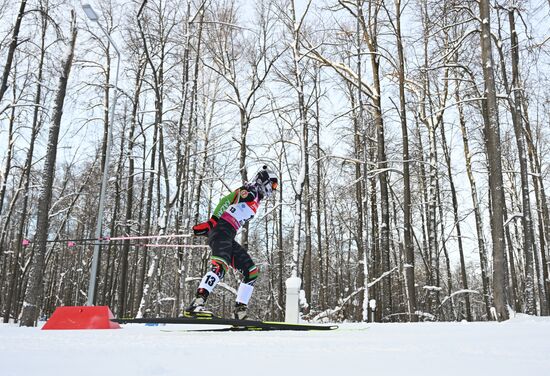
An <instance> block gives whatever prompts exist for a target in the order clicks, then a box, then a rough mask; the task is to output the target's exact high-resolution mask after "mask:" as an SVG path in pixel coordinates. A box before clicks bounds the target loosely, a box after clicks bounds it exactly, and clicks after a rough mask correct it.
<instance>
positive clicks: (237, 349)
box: [0, 315, 550, 376]
mask: <svg viewBox="0 0 550 376" xmlns="http://www.w3.org/2000/svg"><path fill="white" fill-rule="evenodd" d="M184 328H197V326H196V325H195V326H183V325H166V326H144V325H138V324H133V325H124V326H123V329H122V330H86V331H84V330H74V331H56V330H49V331H41V330H39V328H19V327H18V326H16V325H9V324H1V325H0V375H2V376H20V375H25V376H27V375H41V376H50V375H51V376H54V375H55V376H64V375H67V376H68V375H78V376H88V375H90V376H91V375H94V376H98V375H117V376H124V375H131V376H137V375H148V376H151V375H159V376H160V375H162V376H164V375H170V376H171V375H178V376H180V375H196V374H201V375H208V374H216V375H217V374H223V375H239V376H242V375H244V374H251V373H252V374H260V375H262V376H264V375H277V376H282V375H289V376H293V375H312V374H313V375H331V376H332V375H335V374H336V375H341V374H344V373H348V372H349V373H351V374H354V375H355V374H365V375H390V376H392V375H407V376H415V375H419V376H420V375H422V376H430V375H434V376H436V375H437V376H439V375H445V376H451V375H461V376H475V375H487V374H498V375H499V376H505V375H510V376H511V375H514V376H516V375H545V374H548V372H549V370H550V318H535V317H527V316H523V315H520V316H518V317H516V318H514V319H512V320H510V321H508V322H505V323H494V322H491V323H417V324H367V323H362V324H340V329H338V330H336V331H327V332H221V333H220V332H217V333H216V332H183V331H181V329H184ZM167 331H169V332H167Z"/></svg>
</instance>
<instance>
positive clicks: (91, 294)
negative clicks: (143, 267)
mask: <svg viewBox="0 0 550 376" xmlns="http://www.w3.org/2000/svg"><path fill="white" fill-rule="evenodd" d="M82 9H83V10H84V13H86V16H88V18H89V19H90V21H93V22H95V23H97V25H98V26H99V28H100V29H101V31H102V32H103V34H105V36H106V37H107V39H108V40H109V43H111V46H113V48H114V49H115V51H116V54H117V63H116V75H115V85H114V87H113V98H112V100H111V105H110V107H111V108H110V109H109V112H110V114H109V119H110V120H109V121H110V124H109V130H108V132H107V145H106V146H107V147H106V151H105V164H104V165H103V177H102V179H101V191H100V194H99V209H98V212H97V223H96V230H95V243H94V254H93V257H92V269H91V271H90V283H89V285H88V301H87V302H86V305H89V306H91V305H94V303H95V302H94V301H95V287H96V279H97V268H98V264H99V250H100V247H101V239H100V238H101V235H102V234H101V233H102V231H101V230H102V228H103V214H104V209H105V192H106V190H107V184H108V183H109V160H110V158H111V143H112V139H113V121H114V119H115V107H116V101H117V97H118V72H119V68H120V52H119V50H118V48H117V47H116V45H115V43H114V42H113V40H112V39H111V36H110V35H109V33H107V31H106V30H105V29H104V28H103V26H101V24H100V23H99V17H98V15H97V13H96V12H95V11H94V10H93V8H92V6H91V5H90V4H82Z"/></svg>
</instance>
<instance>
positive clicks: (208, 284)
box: [199, 271, 220, 293]
mask: <svg viewBox="0 0 550 376" xmlns="http://www.w3.org/2000/svg"><path fill="white" fill-rule="evenodd" d="M219 282H220V277H218V275H217V274H216V273H214V272H213V271H209V272H208V273H206V274H205V275H204V277H202V280H201V283H200V285H199V289H205V290H206V291H208V293H211V292H212V290H214V287H216V285H217V284H218V283H219Z"/></svg>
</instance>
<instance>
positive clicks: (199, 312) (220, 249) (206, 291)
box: [184, 226, 233, 317]
mask: <svg viewBox="0 0 550 376" xmlns="http://www.w3.org/2000/svg"><path fill="white" fill-rule="evenodd" d="M232 240H233V239H232V238H231V234H227V233H226V232H225V231H223V226H220V228H218V227H216V228H214V229H213V230H211V232H210V234H209V237H208V243H209V245H210V248H211V249H212V258H211V267H210V270H209V271H208V272H207V273H206V274H205V275H204V276H203V277H202V279H201V282H200V284H199V287H198V288H197V292H196V294H195V299H193V301H192V302H191V305H190V306H189V307H188V308H187V309H186V310H185V311H184V316H200V317H209V316H213V314H212V312H211V311H208V310H207V309H206V308H205V304H206V300H207V299H208V295H210V293H211V292H212V290H214V288H215V287H216V285H217V284H218V283H219V282H220V280H222V279H223V277H224V275H225V272H226V271H227V268H228V264H229V263H228V261H227V260H229V259H230V257H231V252H232V246H233V244H232Z"/></svg>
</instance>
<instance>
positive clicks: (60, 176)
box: [0, 0, 550, 326]
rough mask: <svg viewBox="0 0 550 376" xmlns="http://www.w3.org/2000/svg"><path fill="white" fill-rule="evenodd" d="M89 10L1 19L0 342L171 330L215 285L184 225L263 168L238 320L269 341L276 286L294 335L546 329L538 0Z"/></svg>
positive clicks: (23, 6) (180, 0) (543, 21)
mask: <svg viewBox="0 0 550 376" xmlns="http://www.w3.org/2000/svg"><path fill="white" fill-rule="evenodd" d="M90 3H91V5H92V6H93V7H94V9H95V10H96V12H97V14H98V15H99V20H98V22H97V23H96V22H92V21H90V20H88V18H87V17H86V15H85V14H84V12H83V10H82V8H81V4H80V2H77V1H69V0H29V1H26V0H21V1H8V0H0V19H1V20H2V22H0V69H1V82H0V315H2V317H3V320H4V322H10V321H15V322H20V323H21V325H25V326H32V325H35V323H36V321H37V320H38V319H43V318H46V317H48V316H49V315H51V314H52V312H53V311H54V310H55V308H56V307H58V306H61V305H84V304H86V302H87V301H88V300H91V301H92V302H93V303H94V304H97V305H108V306H109V307H110V308H111V309H112V311H113V312H114V313H115V315H117V316H124V317H130V316H146V317H151V316H177V315H178V314H180V313H181V309H182V307H183V306H185V305H186V304H187V303H188V302H189V300H190V299H191V297H192V296H193V295H194V292H195V288H196V285H197V282H198V281H199V279H200V278H201V277H202V275H203V273H204V272H205V271H206V269H207V268H208V266H209V249H208V247H207V246H206V243H205V241H204V239H203V238H196V237H192V236H190V235H189V234H190V233H191V231H190V228H191V226H192V225H193V224H195V223H197V222H199V221H203V220H206V219H207V218H209V217H210V215H211V213H212V210H213V209H214V207H215V205H216V204H217V202H218V200H219V199H220V198H221V197H222V196H223V195H225V194H226V193H227V192H228V191H229V190H232V189H235V188H237V187H238V186H239V185H240V184H241V183H242V182H243V181H247V180H248V179H249V178H250V177H251V176H253V174H254V173H255V172H256V170H257V169H258V168H259V167H260V166H261V165H262V164H264V163H266V164H268V165H269V166H270V167H271V168H272V169H274V170H275V171H277V173H278V175H279V176H280V180H281V182H282V183H281V190H280V191H279V193H278V194H277V197H275V198H274V199H271V200H269V201H268V202H267V203H266V204H265V205H264V206H263V209H262V211H261V212H260V214H259V215H258V216H257V218H255V219H254V220H253V221H252V222H251V223H250V224H249V226H247V228H246V229H244V231H242V233H241V234H240V235H239V239H240V241H241V242H242V244H243V245H245V246H246V247H247V248H248V249H249V251H250V253H251V254H252V255H253V257H254V259H255V260H256V262H257V264H258V265H259V266H260V268H261V275H260V278H259V280H258V283H257V284H256V287H257V288H256V291H255V295H254V298H253V300H252V302H251V309H250V311H251V312H250V314H251V316H253V317H255V318H258V319H270V320H281V319H283V316H284V312H285V311H284V304H285V300H284V295H285V290H284V281H285V280H286V279H287V278H289V277H290V276H298V277H300V278H301V279H302V289H303V292H302V296H301V300H300V304H301V312H302V315H303V317H304V318H305V319H311V320H330V321H342V320H349V321H367V320H368V321H371V320H375V321H379V322H392V321H424V320H448V321H450V320H467V321H476V320H506V319H508V318H509V317H510V315H513V314H514V312H521V313H527V314H531V315H548V314H549V313H550V312H549V311H550V277H549V275H548V272H549V263H550V260H548V258H549V257H550V250H549V247H550V245H549V243H550V213H549V210H550V208H549V206H548V202H547V201H548V199H547V195H546V192H547V189H549V188H548V187H549V186H550V179H549V168H550V153H549V152H550V149H549V145H550V144H547V142H549V141H550V127H549V124H550V90H549V88H550V2H548V1H547V0H532V1H524V0H496V1H495V0H493V1H489V0H475V1H474V0H466V1H457V0H412V1H402V0H257V1H252V0H250V1H249V0H96V1H90ZM101 28H103V29H104V30H105V32H106V33H108V35H109V36H110V37H111V40H112V41H113V42H114V44H115V46H113V45H112V44H111V42H110V41H109V39H108V38H107V37H106V36H105V35H104V34H103V32H102V30H101ZM116 49H118V50H119V51H120V53H121V58H120V61H117V59H118V57H117V54H116ZM117 63H119V64H120V79H119V80H118V82H117V81H116V66H117ZM115 85H116V88H117V91H118V98H114V92H115V90H114V88H115ZM114 100H116V111H114V113H113V114H112V113H111V112H110V109H113V107H112V106H113V104H114V103H113V101H114ZM108 157H109V158H108ZM106 162H107V163H106ZM106 165H107V166H106ZM105 166H106V167H107V170H104V168H105ZM104 173H105V174H106V176H108V179H107V185H106V186H104V187H105V188H106V190H105V191H106V196H105V208H104V214H103V216H101V217H102V218H103V222H102V228H101V232H102V234H101V236H100V237H99V238H97V236H96V234H95V232H96V231H95V229H96V224H97V219H98V211H99V199H100V192H101V185H102V184H101V182H102V176H103V174H104ZM98 244H99V246H100V247H99V250H100V252H99V260H98V262H99V264H98V274H97V280H96V281H95V296H90V297H89V296H88V286H89V283H90V271H91V267H92V258H93V257H92V255H93V250H94V246H95V245H98ZM238 279H239V276H238V275H237V274H236V273H228V275H227V276H226V278H225V280H224V283H222V284H221V286H220V287H218V290H216V293H215V294H214V295H213V296H212V298H211V301H210V302H209V303H210V304H211V305H212V308H213V309H214V310H215V311H216V312H217V313H219V314H220V315H228V314H229V312H230V311H231V309H232V306H233V301H234V298H235V293H236V286H237V282H238ZM369 303H370V304H369Z"/></svg>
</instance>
